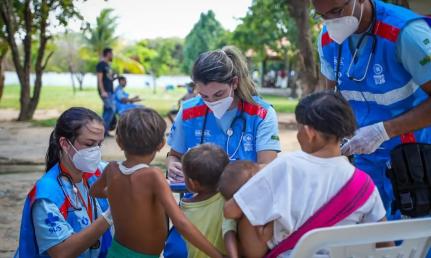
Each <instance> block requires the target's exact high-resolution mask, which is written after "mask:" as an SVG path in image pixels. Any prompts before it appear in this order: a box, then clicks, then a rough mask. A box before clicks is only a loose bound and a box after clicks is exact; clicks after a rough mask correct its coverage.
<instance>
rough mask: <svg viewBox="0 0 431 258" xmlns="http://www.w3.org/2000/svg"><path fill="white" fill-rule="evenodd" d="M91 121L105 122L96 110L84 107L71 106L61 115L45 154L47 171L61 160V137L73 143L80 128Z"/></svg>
mask: <svg viewBox="0 0 431 258" xmlns="http://www.w3.org/2000/svg"><path fill="white" fill-rule="evenodd" d="M91 121H97V122H99V123H103V120H102V119H101V118H100V117H99V116H98V115H97V114H96V113H95V112H94V111H91V110H89V109H87V108H82V107H73V108H70V109H68V110H66V111H64V112H63V114H61V115H60V117H59V118H58V120H57V124H56V125H55V128H54V130H53V131H52V133H51V136H50V137H49V147H48V150H47V152H46V156H45V164H46V171H49V170H50V169H51V168H52V167H53V166H55V164H57V163H58V162H59V161H60V156H61V148H60V142H59V141H60V138H61V137H65V138H66V139H68V140H69V141H70V142H72V143H73V142H74V141H75V139H76V138H77V137H78V136H79V130H81V128H82V127H83V126H85V125H86V124H87V123H89V122H91Z"/></svg>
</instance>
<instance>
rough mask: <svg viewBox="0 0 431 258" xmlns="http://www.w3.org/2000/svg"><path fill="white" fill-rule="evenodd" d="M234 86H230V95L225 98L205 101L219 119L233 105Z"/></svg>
mask: <svg viewBox="0 0 431 258" xmlns="http://www.w3.org/2000/svg"><path fill="white" fill-rule="evenodd" d="M232 89H233V87H232V88H230V92H229V96H227V97H226V98H224V99H220V100H217V101H214V102H208V101H204V102H205V105H207V106H208V108H209V109H211V111H212V112H213V113H214V116H215V117H216V118H217V119H220V118H222V117H223V115H224V114H225V113H226V111H227V110H228V109H229V107H230V105H232V102H233V97H232V96H231V94H232Z"/></svg>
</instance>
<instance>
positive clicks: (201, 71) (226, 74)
mask: <svg viewBox="0 0 431 258" xmlns="http://www.w3.org/2000/svg"><path fill="white" fill-rule="evenodd" d="M235 77H237V78H238V87H237V89H236V91H235V94H236V95H237V96H238V97H239V98H240V99H241V100H244V101H246V102H249V103H255V101H254V99H253V96H257V92H256V85H255V84H254V82H253V80H252V79H251V77H250V74H249V71H248V67H247V62H246V61H245V57H244V56H243V55H242V53H241V51H240V50H238V49H237V48H236V47H234V46H226V47H223V48H222V49H221V50H214V51H208V52H205V53H202V54H200V55H199V57H198V58H197V59H196V61H195V63H194V65H193V71H192V79H193V81H194V82H201V83H203V84H208V83H210V82H219V83H228V84H231V83H232V82H233V79H234V78H235Z"/></svg>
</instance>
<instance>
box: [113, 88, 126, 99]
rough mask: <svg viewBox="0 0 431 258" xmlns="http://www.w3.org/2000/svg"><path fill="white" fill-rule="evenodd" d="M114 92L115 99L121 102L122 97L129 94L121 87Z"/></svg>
mask: <svg viewBox="0 0 431 258" xmlns="http://www.w3.org/2000/svg"><path fill="white" fill-rule="evenodd" d="M114 94H115V99H116V100H117V101H118V102H121V100H122V99H124V98H128V96H129V95H128V94H127V93H126V92H125V91H124V90H123V89H116V90H115V93H114Z"/></svg>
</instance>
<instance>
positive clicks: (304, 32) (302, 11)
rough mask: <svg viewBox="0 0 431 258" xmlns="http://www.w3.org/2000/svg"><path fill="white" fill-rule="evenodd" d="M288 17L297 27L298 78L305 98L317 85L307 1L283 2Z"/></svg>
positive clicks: (293, 0)
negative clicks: (301, 83)
mask: <svg viewBox="0 0 431 258" xmlns="http://www.w3.org/2000/svg"><path fill="white" fill-rule="evenodd" d="M285 1H286V4H287V6H288V9H289V13H290V15H291V16H292V17H293V19H294V20H295V23H296V25H297V26H298V31H299V35H298V39H299V51H300V61H301V62H300V63H301V72H300V78H301V81H302V82H303V85H302V87H303V91H302V95H303V96H306V95H308V94H310V93H312V92H313V91H314V90H315V88H316V86H317V83H318V78H317V74H316V70H315V60H314V47H313V44H312V41H311V33H310V30H311V28H310V22H309V20H308V19H309V15H308V5H309V1H308V0H304V1H297V0H285Z"/></svg>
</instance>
